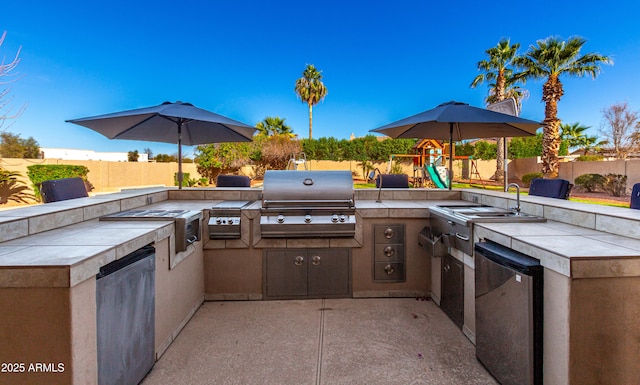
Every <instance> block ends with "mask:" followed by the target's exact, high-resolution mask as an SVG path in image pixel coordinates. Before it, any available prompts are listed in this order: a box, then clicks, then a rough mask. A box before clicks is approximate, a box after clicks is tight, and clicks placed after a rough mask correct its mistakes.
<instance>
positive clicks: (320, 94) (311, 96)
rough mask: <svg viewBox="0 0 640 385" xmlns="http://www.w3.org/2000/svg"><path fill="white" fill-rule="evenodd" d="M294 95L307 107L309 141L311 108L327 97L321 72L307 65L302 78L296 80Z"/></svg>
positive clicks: (311, 120)
mask: <svg viewBox="0 0 640 385" xmlns="http://www.w3.org/2000/svg"><path fill="white" fill-rule="evenodd" d="M295 91H296V95H298V97H299V98H300V100H302V102H303V103H307V105H309V139H311V136H312V131H313V130H312V127H313V106H315V105H316V104H318V103H319V102H320V101H321V100H323V99H324V97H325V96H327V87H325V85H324V83H322V71H318V70H317V69H316V67H314V66H313V64H307V68H305V70H304V72H302V77H301V78H300V79H298V80H296V87H295Z"/></svg>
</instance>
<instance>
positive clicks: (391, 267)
mask: <svg viewBox="0 0 640 385" xmlns="http://www.w3.org/2000/svg"><path fill="white" fill-rule="evenodd" d="M384 271H385V272H386V273H387V275H391V274H393V272H394V271H396V269H394V268H393V266H391V265H387V266H385V267H384Z"/></svg>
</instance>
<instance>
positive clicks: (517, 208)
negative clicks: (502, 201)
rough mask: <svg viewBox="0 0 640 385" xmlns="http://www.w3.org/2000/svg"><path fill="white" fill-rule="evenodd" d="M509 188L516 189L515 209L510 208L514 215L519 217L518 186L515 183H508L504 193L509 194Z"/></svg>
mask: <svg viewBox="0 0 640 385" xmlns="http://www.w3.org/2000/svg"><path fill="white" fill-rule="evenodd" d="M511 187H515V188H516V207H514V208H512V209H511V210H512V211H513V212H514V213H515V214H516V215H520V186H518V184H517V183H509V184H508V185H507V189H506V190H505V191H506V192H509V188H511Z"/></svg>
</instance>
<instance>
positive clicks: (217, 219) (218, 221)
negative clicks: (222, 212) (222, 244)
mask: <svg viewBox="0 0 640 385" xmlns="http://www.w3.org/2000/svg"><path fill="white" fill-rule="evenodd" d="M221 223H222V218H220V217H218V218H216V225H219V224H221Z"/></svg>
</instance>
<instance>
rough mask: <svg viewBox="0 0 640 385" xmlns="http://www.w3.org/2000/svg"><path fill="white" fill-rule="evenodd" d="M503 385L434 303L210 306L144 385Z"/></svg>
mask: <svg viewBox="0 0 640 385" xmlns="http://www.w3.org/2000/svg"><path fill="white" fill-rule="evenodd" d="M142 384H143V385H155V384H158V385H160V384H162V385H166V384H171V385H180V384H189V385H193V384H456V385H459V384H483V385H486V384H497V382H496V381H495V379H494V378H493V377H491V375H490V374H489V373H488V372H487V371H486V370H485V369H484V367H483V366H482V365H481V364H480V363H479V362H478V361H477V359H476V357H475V348H474V346H473V344H471V342H469V340H468V339H467V338H466V337H465V336H464V335H463V334H462V332H461V331H460V330H459V329H457V328H456V327H455V325H454V324H453V322H451V321H450V320H449V319H448V318H447V316H446V315H445V314H444V313H443V312H442V311H441V310H440V308H438V307H437V306H436V305H435V304H434V303H432V302H431V301H418V300H416V299H413V298H374V299H314V300H291V301H243V302H205V303H204V304H203V305H202V307H201V308H200V309H199V310H198V312H197V313H196V314H195V316H194V317H193V319H192V320H191V321H190V322H189V323H188V324H187V326H186V327H185V328H184V329H183V331H182V332H181V333H180V335H179V336H178V338H177V339H176V340H175V341H174V343H173V344H172V345H171V346H170V347H169V349H168V350H167V351H166V353H165V354H164V355H163V356H162V357H161V359H160V360H159V361H158V362H156V364H155V366H154V368H153V370H152V371H151V372H150V373H149V374H148V375H147V377H146V378H145V380H144V381H143V382H142Z"/></svg>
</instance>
